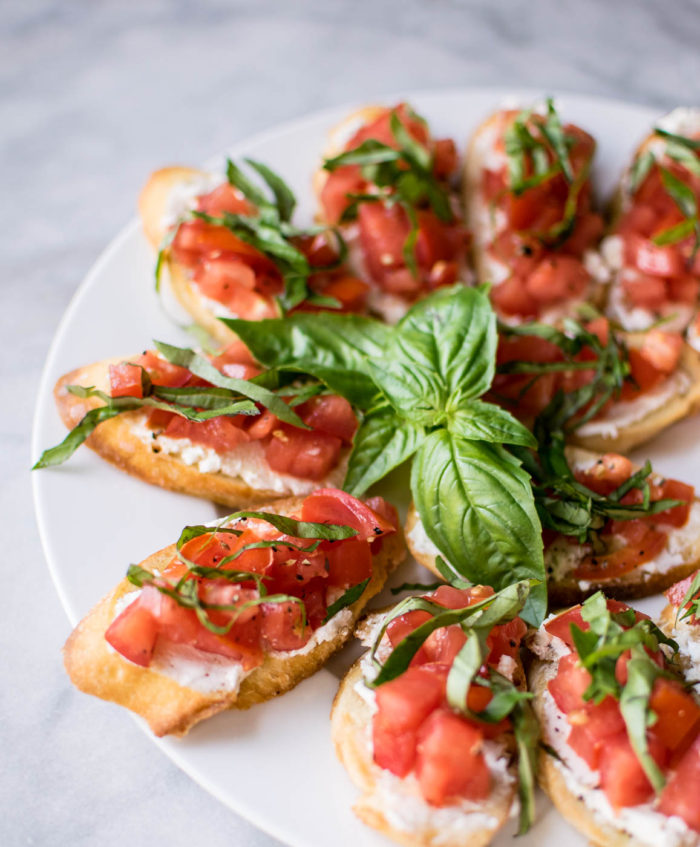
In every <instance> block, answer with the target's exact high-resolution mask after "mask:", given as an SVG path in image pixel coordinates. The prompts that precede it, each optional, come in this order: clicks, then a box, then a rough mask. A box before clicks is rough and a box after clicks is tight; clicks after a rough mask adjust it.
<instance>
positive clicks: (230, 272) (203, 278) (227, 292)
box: [193, 256, 282, 321]
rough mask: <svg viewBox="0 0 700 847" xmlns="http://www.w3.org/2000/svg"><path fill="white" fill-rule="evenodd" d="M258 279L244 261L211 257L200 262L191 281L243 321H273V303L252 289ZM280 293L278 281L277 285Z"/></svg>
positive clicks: (202, 292) (275, 313) (274, 310)
mask: <svg viewBox="0 0 700 847" xmlns="http://www.w3.org/2000/svg"><path fill="white" fill-rule="evenodd" d="M257 280H258V277H257V275H256V273H255V271H254V270H253V268H251V267H250V265H249V264H247V262H246V261H244V259H239V258H235V257H232V258H225V257H223V256H210V257H207V258H205V259H203V260H202V262H201V264H200V265H199V266H198V267H197V269H196V270H195V272H194V276H193V281H194V282H195V284H196V285H197V286H198V288H199V291H200V293H201V294H202V295H203V296H204V297H208V298H209V299H210V300H216V301H217V302H219V303H221V304H222V305H224V306H225V307H226V308H227V309H228V310H229V311H230V312H232V313H233V314H234V315H237V316H238V317H241V318H244V319H245V320H254V321H259V320H264V319H265V318H276V317H277V315H278V309H277V306H276V305H275V302H274V301H273V300H272V299H271V298H270V297H269V296H265V295H263V294H261V293H259V292H258V291H256V290H255V288H256V284H257ZM279 288H280V292H277V293H281V288H282V285H281V282H280V286H279Z"/></svg>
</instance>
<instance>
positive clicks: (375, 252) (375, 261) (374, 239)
mask: <svg viewBox="0 0 700 847" xmlns="http://www.w3.org/2000/svg"><path fill="white" fill-rule="evenodd" d="M357 220H358V226H359V234H360V244H361V246H362V253H363V255H364V258H365V262H366V264H367V270H368V272H369V274H370V276H371V277H372V279H373V280H375V281H376V282H382V280H383V279H384V276H385V275H386V273H387V271H390V270H396V269H399V268H404V267H405V259H404V255H403V248H404V244H405V243H406V238H407V237H408V234H409V232H410V230H411V223H410V221H409V220H408V216H407V214H406V212H405V210H404V209H403V208H402V207H401V206H399V205H398V204H395V205H393V206H385V205H384V204H383V203H363V204H362V205H361V206H360V208H359V210H358V216H357ZM419 285H420V283H419V282H418V281H416V286H419Z"/></svg>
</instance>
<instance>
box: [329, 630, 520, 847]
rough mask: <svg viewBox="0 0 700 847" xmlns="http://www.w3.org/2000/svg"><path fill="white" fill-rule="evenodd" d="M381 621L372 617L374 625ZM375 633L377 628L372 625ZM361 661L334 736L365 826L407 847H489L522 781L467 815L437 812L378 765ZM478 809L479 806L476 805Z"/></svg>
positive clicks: (342, 695)
mask: <svg viewBox="0 0 700 847" xmlns="http://www.w3.org/2000/svg"><path fill="white" fill-rule="evenodd" d="M375 617H376V616H374V615H372V616H370V620H371V619H372V618H375ZM370 628H372V627H371V625H370ZM362 678H363V668H362V660H361V659H359V660H358V661H357V662H355V664H354V665H353V666H352V667H351V668H350V670H349V671H348V673H347V675H346V676H345V677H344V679H343V680H342V682H341V683H340V688H339V689H338V693H337V695H336V697H335V700H334V701H333V708H332V710H331V733H332V738H333V744H334V745H335V750H336V754H337V756H338V758H339V759H340V761H341V762H342V764H343V765H344V767H345V769H346V770H347V771H348V774H349V775H350V778H351V780H352V781H353V783H354V784H355V785H356V786H357V787H358V788H359V789H360V790H361V792H362V796H361V797H360V799H359V800H358V801H357V803H355V805H354V806H353V811H354V812H355V814H356V815H357V816H358V817H359V818H360V820H361V821H363V823H366V824H367V825H368V826H371V827H372V828H373V829H376V830H378V831H379V832H381V833H382V835H386V836H387V837H389V838H391V839H393V840H394V841H397V842H398V843H399V844H403V845H406V847H463V845H465V844H469V846H470V847H484V845H486V844H489V843H490V841H491V840H492V839H493V837H494V835H495V834H496V833H497V832H498V830H499V829H501V827H502V826H503V825H504V824H505V822H506V820H507V819H508V817H509V815H510V811H511V808H512V806H513V802H514V798H515V792H516V781H515V780H513V781H512V782H510V783H507V782H505V780H504V781H502V782H501V783H499V784H497V785H496V786H495V788H494V791H493V793H492V796H491V798H489V800H488V801H486V802H484V803H483V804H481V805H479V806H478V807H475V808H474V810H473V811H467V810H465V809H464V808H460V807H449V806H448V807H443V808H440V809H437V808H434V807H432V806H430V805H428V803H426V802H425V800H423V798H422V797H421V796H420V795H418V794H416V793H415V792H413V791H411V790H410V788H408V787H407V786H406V785H405V781H404V780H401V779H399V778H398V777H395V776H394V775H393V774H391V773H389V772H388V771H385V770H383V769H382V768H380V767H379V766H378V765H376V764H375V763H374V760H373V756H372V741H371V739H372V735H371V725H372V709H371V707H370V705H369V703H368V702H367V700H366V699H364V698H363V697H362V696H361V695H360V694H359V693H358V687H360V686H361V685H362ZM472 805H473V804H472Z"/></svg>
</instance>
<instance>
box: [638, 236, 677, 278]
mask: <svg viewBox="0 0 700 847" xmlns="http://www.w3.org/2000/svg"><path fill="white" fill-rule="evenodd" d="M625 263H626V264H628V265H632V266H633V267H636V268H639V270H640V271H641V272H642V273H643V274H648V275H649V276H659V277H672V276H676V275H678V274H680V273H682V272H683V258H682V256H681V255H680V253H679V252H678V250H677V248H676V247H675V246H674V245H669V246H667V247H659V246H657V245H656V244H654V242H653V241H651V240H650V239H648V238H643V237H642V236H639V235H636V234H634V233H631V234H630V235H628V236H627V238H625Z"/></svg>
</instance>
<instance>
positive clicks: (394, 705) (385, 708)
mask: <svg viewBox="0 0 700 847" xmlns="http://www.w3.org/2000/svg"><path fill="white" fill-rule="evenodd" d="M444 693H445V679H444V677H442V676H440V675H438V674H435V673H433V672H431V671H430V670H429V669H426V668H422V667H414V668H408V670H406V671H404V673H402V674H401V676H398V677H396V679H393V680H391V682H387V683H385V684H384V685H380V686H379V687H378V688H377V689H376V698H377V714H378V715H379V716H380V718H381V720H383V721H385V722H386V723H388V724H390V725H391V726H392V728H393V729H394V731H396V732H410V731H415V730H417V729H418V728H419V727H420V725H421V724H422V723H423V722H424V721H425V720H426V718H427V717H428V715H430V714H431V712H433V711H434V710H435V709H436V708H437V707H438V706H439V705H440V703H441V702H442V698H443V696H444Z"/></svg>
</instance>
